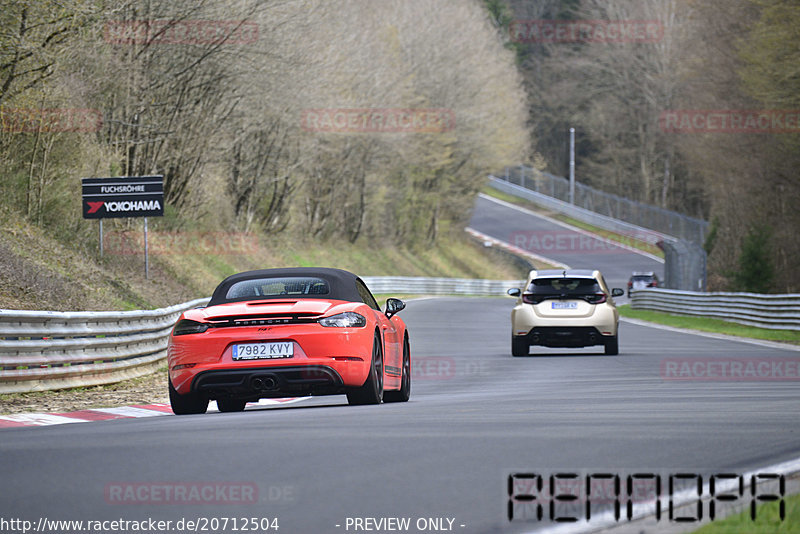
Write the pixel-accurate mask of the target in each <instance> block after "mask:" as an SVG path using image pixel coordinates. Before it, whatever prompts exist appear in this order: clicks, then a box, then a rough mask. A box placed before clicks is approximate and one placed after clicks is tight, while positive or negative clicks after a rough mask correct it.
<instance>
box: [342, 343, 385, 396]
mask: <svg viewBox="0 0 800 534" xmlns="http://www.w3.org/2000/svg"><path fill="white" fill-rule="evenodd" d="M382 399H383V346H382V343H381V338H380V336H379V335H378V333H377V332H376V333H375V339H373V341H372V365H370V367H369V374H368V375H367V381H366V382H364V385H363V386H361V387H356V388H352V389H349V390H348V391H347V402H349V403H350V404H351V405H359V404H380V403H381V400H382Z"/></svg>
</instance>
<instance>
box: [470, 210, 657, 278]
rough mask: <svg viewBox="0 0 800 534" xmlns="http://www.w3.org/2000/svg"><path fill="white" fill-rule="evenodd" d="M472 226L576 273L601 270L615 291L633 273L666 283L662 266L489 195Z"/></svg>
mask: <svg viewBox="0 0 800 534" xmlns="http://www.w3.org/2000/svg"><path fill="white" fill-rule="evenodd" d="M469 225H470V227H471V228H474V229H475V230H478V231H479V232H482V233H484V234H486V235H489V236H491V237H494V238H495V239H499V240H501V241H505V242H506V243H510V244H511V245H515V246H517V247H519V248H522V249H523V250H527V251H529V252H532V253H535V254H538V255H539V256H544V257H546V258H552V259H554V260H557V261H559V262H561V263H564V264H566V265H569V266H570V267H572V268H573V269H599V270H600V271H601V272H602V273H603V276H605V278H606V281H607V282H608V284H609V285H611V286H613V287H621V288H623V289H624V288H625V287H626V284H627V283H628V279H629V278H630V276H631V272H633V271H654V272H655V273H656V274H657V275H658V277H659V278H660V279H662V280H663V279H664V264H663V262H659V261H657V260H656V259H653V258H652V257H648V256H646V255H644V254H641V253H638V252H635V251H632V250H628V249H626V248H622V247H620V246H618V245H616V244H614V243H612V242H609V241H607V240H604V239H602V238H597V237H592V236H591V235H589V234H586V233H583V232H580V233H579V232H576V231H575V230H572V229H570V228H566V227H564V226H562V225H560V224H557V223H554V222H553V221H552V220H550V219H547V218H543V217H539V216H537V215H535V214H533V213H531V212H529V211H527V210H523V209H518V208H514V207H512V206H510V205H509V204H508V203H505V202H502V201H498V200H497V199H494V198H492V197H489V196H487V195H481V196H479V197H478V198H477V200H476V201H475V209H474V212H473V214H472V219H471V220H470V223H469ZM623 244H624V243H623Z"/></svg>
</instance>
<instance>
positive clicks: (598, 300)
mask: <svg viewBox="0 0 800 534" xmlns="http://www.w3.org/2000/svg"><path fill="white" fill-rule="evenodd" d="M606 300H608V299H607V297H606V294H605V293H595V294H594V295H589V296H588V297H586V302H588V303H589V304H602V303H604V302H605V301H606Z"/></svg>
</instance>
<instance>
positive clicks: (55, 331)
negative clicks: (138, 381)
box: [0, 298, 208, 393]
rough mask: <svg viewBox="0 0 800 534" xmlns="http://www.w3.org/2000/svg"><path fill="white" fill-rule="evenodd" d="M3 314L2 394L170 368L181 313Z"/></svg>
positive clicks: (87, 383) (199, 302)
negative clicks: (172, 337)
mask: <svg viewBox="0 0 800 534" xmlns="http://www.w3.org/2000/svg"><path fill="white" fill-rule="evenodd" d="M206 302H208V299H207V298H205V299H197V300H193V301H190V302H185V303H183V304H177V305H175V306H170V307H169V308H162V309H158V310H147V311H129V312H51V311H16V310H0V393H18V392H26V391H44V390H51V389H64V388H70V387H78V386H94V385H100V384H109V383H112V382H119V381H120V380H125V379H129V378H135V377H138V376H143V375H146V374H149V373H152V372H154V371H155V370H157V369H158V368H159V367H160V366H161V365H163V364H164V359H165V358H166V355H167V353H166V349H167V341H168V338H169V333H170V331H171V330H172V327H173V326H174V325H175V321H177V319H178V317H179V316H180V314H181V312H183V311H185V310H188V309H191V308H194V307H197V306H200V305H202V304H205V303H206Z"/></svg>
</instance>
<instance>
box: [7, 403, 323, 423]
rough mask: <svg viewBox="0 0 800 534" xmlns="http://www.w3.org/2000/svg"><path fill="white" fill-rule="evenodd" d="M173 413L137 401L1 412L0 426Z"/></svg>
mask: <svg viewBox="0 0 800 534" xmlns="http://www.w3.org/2000/svg"><path fill="white" fill-rule="evenodd" d="M307 398H309V397H298V398H286V399H261V400H260V401H258V402H250V403H248V404H247V406H248V407H250V406H275V405H282V404H292V403H295V402H299V401H302V400H305V399H307ZM208 411H209V412H218V411H219V410H218V409H217V403H216V402H214V401H211V402H210V403H209V405H208ZM161 415H173V414H172V408H170V406H169V404H137V405H135V406H122V407H119V408H93V409H91V410H79V411H77V412H69V413H21V414H16V415H0V428H10V427H22V426H48V425H62V424H66V423H89V422H92V421H109V420H111V419H135V418H139V417H158V416H161Z"/></svg>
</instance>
